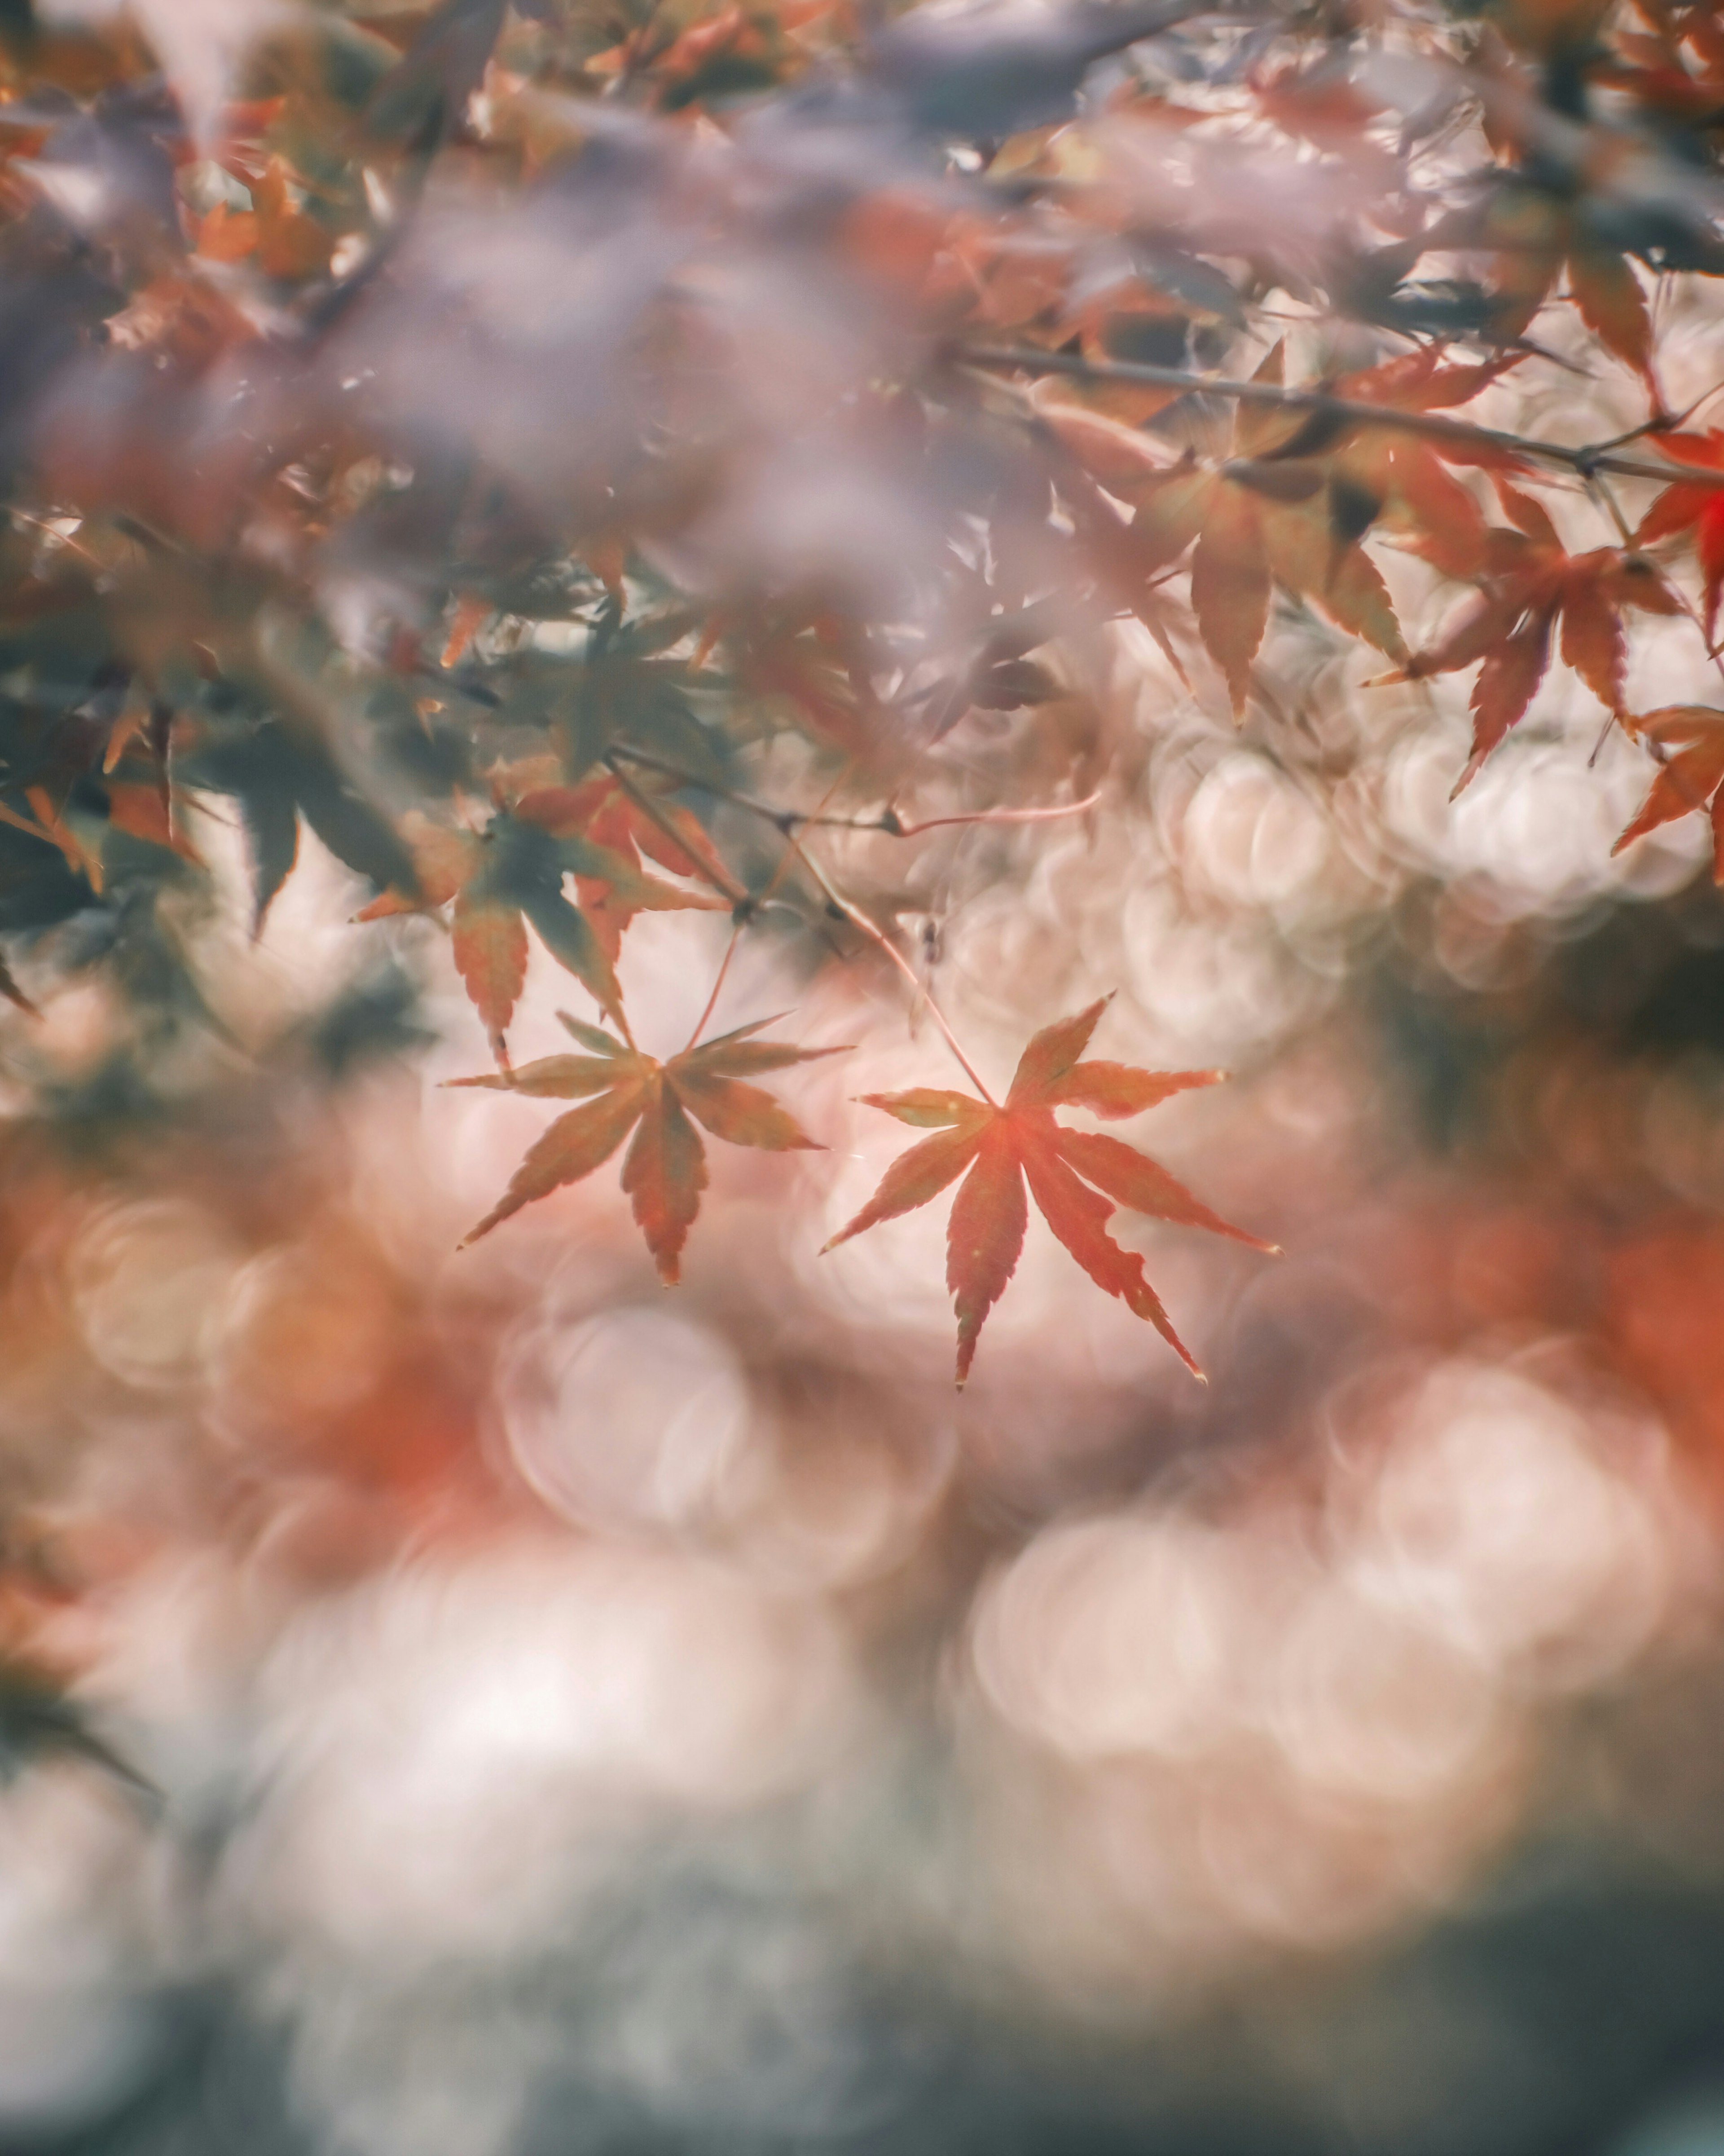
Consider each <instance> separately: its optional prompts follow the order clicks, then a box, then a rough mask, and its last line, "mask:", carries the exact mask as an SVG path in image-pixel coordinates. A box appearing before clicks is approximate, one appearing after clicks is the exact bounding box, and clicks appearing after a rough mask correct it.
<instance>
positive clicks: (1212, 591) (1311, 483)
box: [1124, 345, 1407, 715]
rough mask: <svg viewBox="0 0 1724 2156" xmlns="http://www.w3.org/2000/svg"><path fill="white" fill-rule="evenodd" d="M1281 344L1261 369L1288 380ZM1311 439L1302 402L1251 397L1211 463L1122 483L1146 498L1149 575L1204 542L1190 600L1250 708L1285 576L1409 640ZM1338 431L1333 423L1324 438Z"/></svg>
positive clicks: (1376, 635) (1352, 615)
mask: <svg viewBox="0 0 1724 2156" xmlns="http://www.w3.org/2000/svg"><path fill="white" fill-rule="evenodd" d="M1281 353H1282V347H1281V346H1280V345H1277V346H1275V349H1274V351H1272V352H1270V354H1269V356H1268V357H1267V358H1266V359H1265V361H1264V362H1263V364H1262V365H1261V366H1260V367H1259V368H1258V370H1257V372H1256V373H1255V375H1254V376H1253V377H1252V379H1253V380H1254V381H1255V382H1269V383H1278V382H1280V380H1281ZM1309 438H1310V430H1309V429H1308V427H1307V425H1306V423H1304V422H1303V421H1302V420H1301V415H1300V414H1299V413H1289V412H1286V411H1284V410H1280V409H1279V408H1275V407H1274V406H1270V407H1268V408H1265V407H1263V406H1260V405H1255V404H1242V405H1241V406H1240V408H1239V411H1238V412H1237V413H1236V414H1235V416H1234V427H1233V443H1232V453H1231V454H1230V455H1229V456H1227V457H1226V458H1224V459H1222V460H1221V461H1220V462H1219V463H1218V464H1215V465H1199V464H1198V463H1196V462H1194V461H1192V462H1188V463H1185V464H1183V465H1177V466H1175V467H1174V468H1173V469H1172V470H1171V471H1164V472H1159V473H1155V474H1152V475H1148V476H1147V477H1145V478H1144V479H1142V480H1140V481H1138V482H1137V484H1136V485H1131V486H1130V487H1128V488H1127V489H1126V490H1124V498H1125V499H1126V500H1131V501H1133V502H1135V504H1136V506H1137V516H1136V517H1135V518H1134V520H1133V521H1132V525H1131V536H1132V539H1133V541H1134V542H1135V544H1136V547H1137V552H1138V559H1139V565H1140V567H1141V569H1142V573H1143V574H1144V575H1145V576H1152V575H1154V574H1155V573H1156V572H1157V570H1160V569H1163V568H1167V567H1171V566H1172V563H1173V562H1177V561H1178V558H1179V557H1180V556H1181V555H1182V554H1183V552H1185V550H1186V548H1187V547H1188V546H1190V545H1191V543H1192V542H1193V540H1195V541H1196V542H1197V546H1196V551H1195V552H1194V553H1193V556H1192V563H1191V603H1192V608H1193V612H1194V613H1196V615H1197V620H1198V633H1199V634H1200V635H1201V636H1202V638H1203V643H1204V645H1205V646H1206V648H1207V649H1208V653H1209V655H1210V657H1211V658H1212V659H1213V660H1214V661H1215V664H1216V665H1218V666H1219V668H1220V670H1221V671H1222V673H1223V674H1224V675H1225V677H1226V680H1227V685H1228V691H1229V695H1230V696H1231V697H1232V700H1233V707H1234V713H1235V715H1238V714H1239V713H1242V712H1243V711H1244V708H1245V697H1246V694H1247V692H1248V690H1249V687H1250V681H1251V663H1252V661H1253V660H1255V658H1256V656H1257V651H1258V647H1259V645H1260V644H1261V643H1262V642H1263V635H1264V631H1265V629H1266V628H1267V627H1268V625H1269V604H1270V593H1271V590H1272V588H1273V587H1274V585H1275V584H1277V583H1279V584H1280V585H1281V586H1283V587H1284V588H1285V589H1287V590H1289V591H1291V592H1296V593H1301V594H1302V595H1304V596H1306V597H1308V598H1312V599H1315V600H1316V603H1317V604H1318V605H1319V606H1320V607H1321V608H1322V609H1323V611H1324V613H1326V614H1328V615H1329V616H1330V617H1331V619H1333V620H1334V621H1335V622H1336V623H1337V624H1338V625H1339V626H1340V627H1341V628H1342V629H1347V631H1349V632H1350V633H1351V634H1352V635H1355V636H1360V637H1362V638H1364V639H1365V640H1366V642H1367V643H1369V644H1375V645H1376V646H1377V648H1378V650H1379V651H1383V652H1386V653H1388V655H1389V656H1390V657H1391V658H1393V659H1399V658H1401V657H1402V656H1403V654H1404V653H1405V651H1406V648H1407V647H1406V644H1405V643H1404V641H1403V639H1402V635H1401V631H1400V626H1399V624H1398V623H1397V621H1396V619H1395V614H1394V608H1393V605H1392V603H1390V599H1389V595H1388V586H1387V585H1386V584H1385V583H1383V577H1382V576H1381V575H1380V574H1379V572H1378V568H1377V565H1376V564H1375V562H1373V561H1372V560H1371V558H1370V557H1369V556H1368V555H1367V554H1366V553H1365V552H1363V551H1362V549H1361V548H1360V547H1358V545H1357V543H1356V542H1357V537H1358V536H1359V534H1358V532H1357V531H1355V532H1354V533H1352V535H1351V536H1347V535H1346V534H1345V530H1344V526H1342V525H1337V522H1336V521H1335V519H1334V517H1333V516H1332V515H1331V505H1330V504H1329V501H1328V499H1327V479H1328V475H1327V473H1326V470H1324V468H1323V466H1322V465H1321V463H1319V462H1318V461H1317V460H1316V458H1315V457H1313V456H1308V455H1306V454H1304V453H1303V449H1302V442H1303V440H1304V439H1309ZM1331 440H1332V433H1331V436H1330V437H1328V438H1326V439H1325V441H1324V443H1323V446H1324V447H1328V446H1330V444H1331ZM1369 521H1370V519H1369V518H1367V519H1366V523H1367V524H1368V523H1369ZM1337 542H1339V543H1337Z"/></svg>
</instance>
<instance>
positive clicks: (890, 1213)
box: [826, 996, 1277, 1385]
mask: <svg viewBox="0 0 1724 2156" xmlns="http://www.w3.org/2000/svg"><path fill="white" fill-rule="evenodd" d="M1110 1001H1111V998H1109V997H1106V996H1104V997H1103V998H1101V1001H1100V1002H1099V1003H1093V1004H1090V1007H1089V1009H1087V1010H1083V1011H1080V1012H1079V1013H1078V1014H1077V1015H1076V1017H1075V1018H1068V1019H1060V1020H1059V1021H1058V1022H1057V1023H1056V1024H1053V1025H1050V1026H1045V1027H1044V1028H1043V1029H1042V1030H1041V1032H1039V1034H1036V1035H1035V1037H1034V1039H1033V1040H1032V1041H1031V1042H1030V1044H1029V1046H1028V1047H1027V1048H1026V1049H1025V1050H1024V1054H1023V1056H1022V1058H1021V1059H1020V1060H1019V1062H1018V1069H1017V1072H1016V1075H1014V1076H1013V1080H1012V1088H1011V1091H1010V1092H1009V1093H1008V1095H1007V1096H1006V1101H1005V1106H1003V1107H1001V1106H998V1104H997V1103H995V1102H993V1101H979V1100H977V1099H976V1098H975V1097H974V1096H972V1095H971V1094H968V1093H954V1092H945V1091H931V1090H930V1089H927V1088H925V1087H918V1088H916V1090H914V1091H911V1092H907V1093H865V1094H864V1095H863V1096H862V1098H863V1099H864V1100H865V1101H866V1102H867V1103H868V1105H869V1106H870V1107H874V1108H884V1109H885V1112H886V1113H887V1114H888V1115H889V1116H896V1117H897V1118H898V1120H899V1122H903V1123H911V1124H914V1125H918V1126H921V1127H929V1126H931V1127H933V1128H934V1131H935V1135H934V1136H933V1137H929V1138H924V1139H923V1140H922V1142H921V1144H920V1145H914V1146H912V1147H911V1149H910V1151H909V1152H906V1153H902V1154H900V1156H899V1158H897V1159H896V1160H895V1161H894V1162H893V1163H892V1165H891V1166H890V1168H888V1169H887V1170H886V1172H885V1175H884V1176H883V1177H882V1178H881V1180H880V1188H879V1189H878V1190H876V1191H875V1193H874V1196H873V1197H872V1198H871V1199H869V1201H868V1203H867V1204H865V1206H864V1207H863V1209H862V1210H861V1211H860V1212H859V1214H857V1215H856V1217H855V1219H854V1220H852V1221H851V1222H850V1223H849V1225H848V1226H847V1227H845V1228H843V1229H840V1230H839V1233H838V1234H837V1235H834V1237H833V1238H832V1240H831V1241H830V1242H829V1243H828V1244H827V1245H826V1248H827V1249H828V1250H832V1249H834V1248H835V1247H836V1245H839V1243H843V1242H847V1241H848V1240H849V1238H850V1237H851V1236H852V1235H860V1234H861V1233H862V1231H863V1229H865V1228H872V1227H874V1226H875V1225H876V1224H877V1223H879V1222H880V1221H882V1220H891V1219H896V1217H897V1216H898V1215H899V1214H900V1213H909V1212H911V1211H913V1210H914V1209H916V1207H917V1206H919V1205H926V1204H927V1203H928V1201H929V1200H930V1199H933V1198H937V1197H938V1196H939V1194H940V1193H941V1192H942V1190H944V1189H945V1188H947V1185H948V1184H949V1183H956V1182H957V1178H958V1177H959V1176H961V1175H962V1176H963V1177H964V1181H963V1183H962V1187H961V1188H959V1191H958V1193H957V1197H956V1198H955V1199H953V1201H952V1219H951V1222H950V1224H949V1226H948V1228H947V1236H946V1252H947V1256H946V1283H947V1286H948V1287H949V1288H950V1289H951V1291H952V1299H953V1301H954V1303H955V1305H956V1306H957V1381H958V1383H959V1384H960V1385H962V1383H963V1382H964V1379H965V1378H967V1376H968V1375H969V1370H970V1364H971V1363H972V1361H973V1359H974V1358H975V1353H976V1341H977V1336H978V1335H979V1334H980V1332H981V1330H982V1325H983V1320H984V1319H985V1318H986V1317H987V1316H988V1312H989V1311H990V1310H991V1309H992V1308H993V1306H994V1304H995V1303H996V1302H998V1300H999V1298H1000V1296H1002V1295H1003V1294H1004V1292H1005V1289H1006V1283H1007V1281H1009V1280H1010V1279H1011V1277H1012V1275H1013V1271H1014V1270H1016V1268H1017V1264H1018V1254H1019V1253H1020V1251H1021V1250H1023V1248H1024V1229H1025V1227H1026V1226H1027V1224H1028V1222H1029V1208H1028V1205H1027V1203H1026V1200H1025V1197H1024V1183H1025V1180H1026V1178H1027V1179H1028V1182H1029V1190H1030V1193H1031V1194H1032V1195H1033V1196H1034V1199H1035V1202H1036V1204H1037V1206H1038V1207H1039V1209H1040V1211H1041V1213H1042V1214H1043V1217H1044V1219H1046V1221H1047V1223H1048V1225H1049V1227H1050V1228H1051V1229H1053V1230H1054V1234H1055V1235H1057V1236H1058V1237H1059V1238H1060V1241H1061V1242H1062V1243H1064V1244H1065V1247H1066V1249H1067V1250H1070V1252H1071V1255H1073V1257H1075V1259H1076V1260H1077V1261H1078V1263H1079V1264H1080V1265H1081V1266H1082V1267H1083V1269H1084V1270H1085V1272H1086V1273H1087V1274H1088V1275H1089V1276H1090V1279H1091V1280H1092V1281H1095V1285H1096V1286H1098V1287H1103V1288H1106V1290H1107V1291H1108V1293H1109V1294H1110V1295H1116V1296H1120V1297H1121V1299H1122V1300H1123V1301H1124V1302H1125V1304H1126V1307H1127V1309H1129V1310H1131V1311H1132V1312H1135V1313H1136V1315H1137V1317H1146V1318H1147V1319H1148V1320H1149V1322H1150V1323H1151V1324H1152V1325H1153V1326H1154V1327H1155V1328H1156V1330H1157V1332H1159V1333H1160V1334H1161V1335H1162V1338H1163V1339H1164V1340H1166V1341H1167V1343H1168V1344H1169V1346H1170V1347H1172V1348H1173V1349H1174V1351H1175V1353H1178V1355H1179V1357H1180V1358H1181V1359H1182V1360H1183V1362H1184V1363H1186V1364H1187V1366H1188V1368H1190V1369H1191V1370H1193V1372H1195V1373H1196V1374H1197V1375H1198V1377H1202V1375H1203V1373H1202V1371H1201V1370H1198V1366H1197V1364H1196V1363H1194V1362H1193V1360H1192V1358H1191V1356H1190V1355H1189V1353H1188V1352H1187V1350H1186V1347H1185V1346H1184V1343H1183V1342H1182V1341H1181V1339H1180V1337H1179V1336H1178V1333H1177V1332H1175V1331H1174V1330H1173V1327H1172V1323H1171V1322H1169V1320H1168V1317H1167V1312H1166V1311H1165V1310H1164V1309H1163V1308H1162V1305H1161V1301H1160V1299H1159V1297H1158V1296H1157V1294H1156V1292H1155V1291H1154V1289H1153V1288H1152V1287H1151V1286H1150V1285H1149V1282H1148V1281H1147V1279H1146V1278H1145V1277H1144V1272H1143V1260H1142V1258H1141V1257H1140V1256H1139V1255H1137V1252H1136V1251H1134V1250H1121V1248H1120V1246H1119V1245H1118V1244H1117V1243H1116V1242H1115V1241H1114V1240H1113V1239H1112V1237H1111V1235H1108V1234H1107V1233H1106V1224H1107V1221H1108V1219H1109V1218H1110V1217H1111V1214H1112V1213H1113V1211H1114V1209H1115V1207H1116V1205H1123V1206H1125V1207H1126V1208H1127V1209H1128V1210H1130V1211H1131V1212H1134V1213H1145V1214H1150V1215H1152V1217H1153V1218H1155V1219H1161V1220H1174V1221H1178V1222H1179V1223H1181V1224H1183V1225H1184V1226H1187V1227H1192V1228H1209V1229H1213V1230H1214V1231H1215V1233H1216V1234H1217V1235H1232V1236H1234V1237H1235V1238H1236V1239H1237V1240H1239V1241H1240V1242H1242V1243H1249V1244H1250V1245H1251V1246H1252V1248H1253V1249H1254V1250H1268V1251H1274V1250H1275V1249H1276V1247H1277V1246H1276V1245H1275V1244H1273V1243H1265V1242H1262V1241H1260V1240H1259V1239H1258V1238H1257V1237H1256V1236H1255V1235H1248V1234H1247V1233H1246V1232H1245V1230H1244V1229H1243V1228H1234V1227H1230V1226H1229V1224H1228V1223H1227V1222H1226V1221H1225V1220H1224V1219H1220V1218H1219V1215H1218V1214H1213V1213H1212V1212H1211V1211H1210V1210H1209V1209H1208V1206H1207V1205H1205V1204H1203V1203H1202V1201H1201V1200H1200V1199H1197V1198H1194V1197H1193V1195H1192V1193H1190V1191H1188V1189H1186V1188H1185V1187H1184V1186H1183V1184H1182V1183H1177V1182H1175V1180H1174V1179H1173V1178H1172V1176H1171V1175H1169V1174H1168V1173H1167V1170H1166V1168H1162V1167H1160V1166H1159V1165H1158V1164H1157V1163H1156V1162H1154V1161H1152V1160H1150V1159H1148V1158H1147V1157H1146V1156H1145V1155H1144V1154H1142V1153H1140V1152H1133V1151H1132V1150H1131V1147H1130V1146H1127V1145H1122V1144H1121V1142H1120V1141H1119V1140H1118V1139H1117V1138H1111V1137H1105V1136H1104V1135H1102V1134H1101V1132H1090V1131H1073V1130H1068V1129H1066V1128H1065V1127H1064V1126H1063V1125H1061V1124H1059V1123H1056V1122H1054V1109H1055V1108H1059V1107H1069V1108H1086V1109H1088V1110H1089V1111H1090V1113H1091V1114H1092V1115H1097V1116H1109V1117H1117V1116H1135V1115H1137V1114H1138V1113H1139V1112H1140V1111H1142V1110H1143V1109H1145V1108H1152V1107H1154V1106H1156V1104H1157V1101H1165V1100H1166V1099H1167V1097H1168V1096H1169V1095H1171V1094H1173V1093H1181V1092H1184V1091H1187V1089H1188V1088H1189V1087H1191V1086H1213V1084H1215V1082H1216V1081H1217V1080H1218V1079H1221V1078H1224V1077H1225V1076H1226V1075H1227V1074H1226V1072H1225V1071H1222V1070H1175V1071H1162V1070H1135V1069H1133V1068H1132V1067H1131V1065H1128V1064H1124V1063H1084V1062H1080V1060H1078V1059H1079V1058H1080V1056H1081V1055H1082V1054H1083V1052H1084V1050H1085V1047H1086V1046H1087V1045H1089V1039H1090V1034H1092V1033H1093V1032H1094V1031H1095V1026H1096V1022H1097V1020H1098V1019H1100V1018H1101V1014H1102V1012H1103V1011H1105V1010H1106V1008H1107V1006H1108V1004H1109V1002H1110ZM966 1171H967V1173H966ZM1091 1185H1093V1186H1094V1188H1091Z"/></svg>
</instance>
